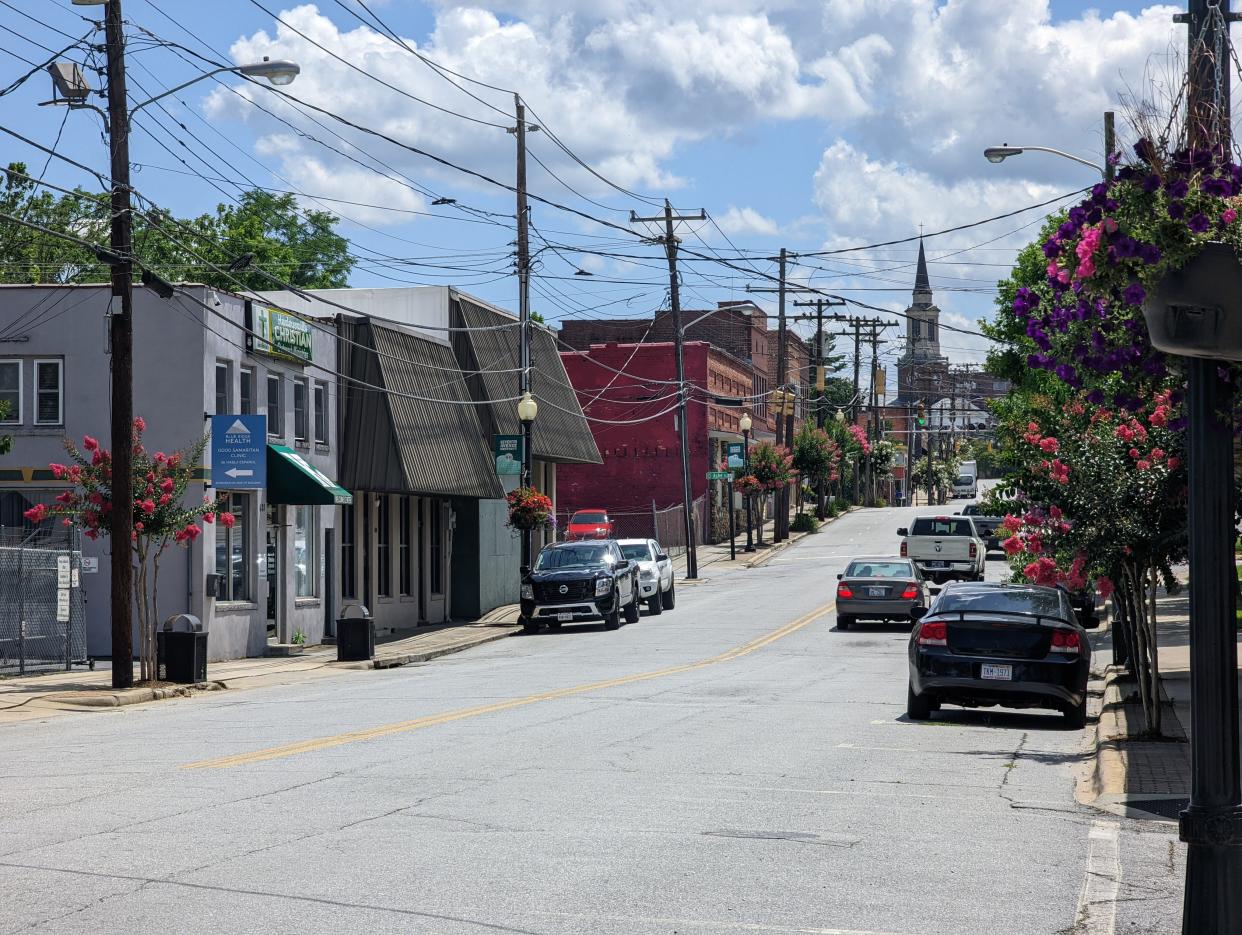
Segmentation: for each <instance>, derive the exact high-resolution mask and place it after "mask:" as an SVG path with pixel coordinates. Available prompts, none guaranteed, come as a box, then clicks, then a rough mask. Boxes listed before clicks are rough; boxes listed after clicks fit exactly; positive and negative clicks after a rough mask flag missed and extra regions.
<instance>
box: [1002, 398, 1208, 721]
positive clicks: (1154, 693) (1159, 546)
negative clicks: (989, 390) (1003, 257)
mask: <svg viewBox="0 0 1242 935" xmlns="http://www.w3.org/2000/svg"><path fill="white" fill-rule="evenodd" d="M1173 395H1174V394H1173V391H1172V390H1171V389H1165V390H1163V391H1161V392H1158V393H1156V394H1154V395H1153V396H1152V397H1151V398H1149V399H1146V400H1143V405H1142V406H1141V407H1140V408H1138V410H1137V411H1132V410H1123V409H1116V408H1111V407H1110V408H1103V407H1096V406H1092V405H1091V404H1089V403H1087V402H1086V400H1085V399H1084V398H1078V399H1075V400H1073V401H1072V402H1070V403H1069V404H1068V405H1066V406H1065V407H1064V408H1058V407H1054V406H1051V405H1049V404H1048V403H1049V401H1048V400H1046V399H1040V398H1038V397H1037V398H1034V399H1032V406H1031V409H1030V410H1029V412H1028V413H1026V421H1025V423H1023V422H1014V421H1010V422H1006V423H1003V424H1002V426H1001V433H1002V438H1003V440H1004V443H1005V444H1006V446H1007V447H1009V448H1011V449H1012V450H1013V451H1014V452H1016V454H1017V455H1018V457H1019V458H1020V462H1019V466H1018V467H1017V468H1016V470H1015V471H1014V472H1013V473H1012V474H1011V476H1010V477H1009V479H1008V480H1007V481H1006V483H1005V484H1004V485H1002V486H1003V490H1002V491H1001V492H1000V494H998V496H1003V497H1007V498H1009V502H1010V503H1011V504H1014V505H1016V506H1017V507H1018V509H1017V510H1014V511H1012V512H1010V513H1008V514H1007V515H1006V517H1005V521H1004V532H1005V533H1006V534H1007V537H1006V538H1005V539H1004V542H1003V547H1004V549H1005V552H1006V553H1007V554H1008V556H1009V561H1010V564H1011V566H1012V568H1013V571H1014V575H1015V577H1016V578H1018V579H1020V580H1025V581H1030V582H1032V583H1035V584H1042V585H1051V586H1055V585H1063V586H1064V587H1066V588H1067V589H1069V590H1070V591H1075V592H1082V591H1086V590H1088V589H1094V590H1096V591H1097V592H1098V593H1099V594H1100V595H1101V596H1102V597H1104V598H1109V597H1111V598H1112V600H1113V602H1114V607H1115V609H1116V611H1117V618H1118V622H1119V625H1120V626H1121V627H1124V628H1125V630H1126V634H1127V637H1128V642H1129V645H1130V646H1131V647H1133V649H1134V652H1133V653H1132V654H1131V655H1132V667H1133V670H1134V674H1135V677H1136V678H1137V680H1138V687H1139V695H1140V698H1141V700H1142V703H1143V712H1144V718H1145V724H1144V733H1145V734H1149V735H1152V736H1156V735H1159V734H1160V732H1161V719H1160V702H1159V688H1158V686H1159V677H1160V672H1159V664H1158V656H1157V643H1156V607H1157V604H1156V592H1157V588H1158V587H1159V585H1160V584H1161V583H1163V584H1164V586H1165V587H1166V589H1168V590H1169V591H1170V592H1173V591H1176V589H1177V587H1178V584H1177V581H1176V579H1175V578H1174V576H1173V571H1172V566H1173V565H1174V564H1176V563H1178V562H1181V561H1183V560H1184V559H1185V557H1186V497H1187V489H1186V470H1185V464H1184V459H1183V457H1182V456H1181V454H1180V452H1181V449H1182V436H1181V432H1180V430H1178V429H1176V428H1173V427H1172V425H1173V424H1175V423H1177V422H1178V418H1179V414H1178V411H1177V408H1176V406H1175V405H1174V403H1173V402H1172V399H1173Z"/></svg>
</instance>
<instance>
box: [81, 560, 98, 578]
mask: <svg viewBox="0 0 1242 935" xmlns="http://www.w3.org/2000/svg"><path fill="white" fill-rule="evenodd" d="M82 574H84V575H97V574H99V559H97V558H96V557H95V556H93V555H83V556H82Z"/></svg>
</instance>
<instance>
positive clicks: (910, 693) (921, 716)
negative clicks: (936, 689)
mask: <svg viewBox="0 0 1242 935" xmlns="http://www.w3.org/2000/svg"><path fill="white" fill-rule="evenodd" d="M931 714H932V706H931V700H930V699H929V698H926V697H924V696H923V695H916V694H915V693H914V686H913V685H907V686H906V717H908V718H909V719H910V720H912V721H926V720H927V719H928V718H930V717H931Z"/></svg>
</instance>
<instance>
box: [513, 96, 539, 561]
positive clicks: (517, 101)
mask: <svg viewBox="0 0 1242 935" xmlns="http://www.w3.org/2000/svg"><path fill="white" fill-rule="evenodd" d="M513 106H514V110H515V112H516V115H517V126H516V127H514V128H513V130H512V133H513V134H514V136H515V137H516V138H517V185H516V186H515V187H516V188H517V274H518V325H519V329H520V332H521V338H520V340H521V348H520V350H519V352H518V371H519V373H518V395H519V396H521V397H522V398H523V399H524V398H525V397H526V395H527V394H528V393H530V206H529V205H528V204H527V200H526V105H525V104H523V103H522V98H521V97H520V96H518V95H517V94H514V95H513ZM521 425H522V480H521V486H523V487H530V486H531V481H532V478H533V474H534V470H533V469H534V452H533V451H532V445H531V441H532V435H533V429H534V421H533V420H527V419H522V420H521ZM533 537H534V530H531V529H524V530H522V567H523V568H528V567H530V560H531V552H532V551H533V548H532V540H533Z"/></svg>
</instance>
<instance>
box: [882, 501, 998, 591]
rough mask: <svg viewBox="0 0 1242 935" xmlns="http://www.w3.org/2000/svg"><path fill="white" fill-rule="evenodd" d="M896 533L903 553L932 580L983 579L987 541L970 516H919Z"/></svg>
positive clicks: (903, 555)
mask: <svg viewBox="0 0 1242 935" xmlns="http://www.w3.org/2000/svg"><path fill="white" fill-rule="evenodd" d="M897 535H899V536H901V537H903V538H902V540H901V554H902V557H903V558H909V559H911V560H913V562H914V564H915V565H917V566H918V569H919V571H921V572H922V573H923V575H924V576H925V577H927V578H928V579H930V580H931V581H935V582H937V583H939V582H942V581H949V580H951V579H954V578H956V579H958V580H963V581H982V580H983V570H984V567H985V563H986V562H987V542H986V541H985V540H984V539H983V538H982V537H981V536H980V535H979V530H978V529H976V528H975V524H974V521H973V520H972V519H971V518H970V517H969V516H920V517H918V518H917V519H916V520H915V521H914V522H913V524H911V526H910V528H909V529H904V528H903V529H898V530H897Z"/></svg>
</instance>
